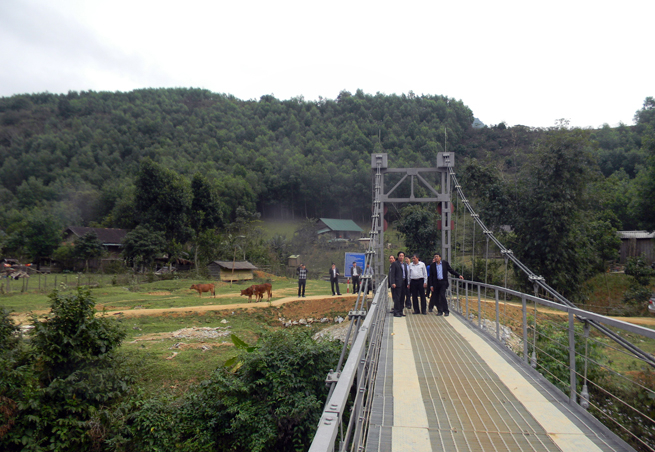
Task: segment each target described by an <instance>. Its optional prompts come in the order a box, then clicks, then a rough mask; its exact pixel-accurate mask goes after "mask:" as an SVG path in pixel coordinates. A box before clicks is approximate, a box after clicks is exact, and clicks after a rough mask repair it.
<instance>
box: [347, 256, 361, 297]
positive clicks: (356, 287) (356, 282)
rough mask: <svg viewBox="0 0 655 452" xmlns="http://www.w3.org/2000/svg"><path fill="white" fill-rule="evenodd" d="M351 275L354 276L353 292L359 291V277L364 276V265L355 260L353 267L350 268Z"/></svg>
mask: <svg viewBox="0 0 655 452" xmlns="http://www.w3.org/2000/svg"><path fill="white" fill-rule="evenodd" d="M350 276H352V278H353V293H357V292H359V278H360V276H362V267H360V266H359V265H357V261H355V262H353V268H352V269H351V270H350Z"/></svg>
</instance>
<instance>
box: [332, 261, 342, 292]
mask: <svg viewBox="0 0 655 452" xmlns="http://www.w3.org/2000/svg"><path fill="white" fill-rule="evenodd" d="M335 285H336V286H337V291H336V294H335V292H334V286H335ZM330 287H331V288H332V295H341V291H340V290H339V269H338V268H337V266H336V265H335V264H334V262H332V267H330Z"/></svg>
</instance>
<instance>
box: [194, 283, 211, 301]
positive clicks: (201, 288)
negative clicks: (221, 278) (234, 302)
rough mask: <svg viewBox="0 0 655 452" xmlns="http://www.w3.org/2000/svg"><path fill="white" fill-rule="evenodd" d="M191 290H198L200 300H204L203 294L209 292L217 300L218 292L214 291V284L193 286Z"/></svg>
mask: <svg viewBox="0 0 655 452" xmlns="http://www.w3.org/2000/svg"><path fill="white" fill-rule="evenodd" d="M189 289H195V290H197V291H198V296H199V297H200V298H202V293H203V292H209V293H211V294H212V295H213V296H214V298H216V291H215V290H214V285H213V284H193V285H192V286H191V287H189Z"/></svg>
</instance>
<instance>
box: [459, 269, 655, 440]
mask: <svg viewBox="0 0 655 452" xmlns="http://www.w3.org/2000/svg"><path fill="white" fill-rule="evenodd" d="M485 289H486V291H487V292H488V293H489V294H490V295H491V294H493V298H491V299H487V298H484V296H483V292H484V291H485ZM500 295H502V297H501V296H500ZM502 298H505V300H503V299H502ZM508 300H509V301H508ZM449 303H450V304H451V307H452V309H453V310H454V311H455V312H458V313H459V314H461V315H462V316H463V317H464V318H465V319H466V320H468V321H469V322H471V323H473V324H474V325H475V326H476V327H477V328H479V329H480V330H482V331H483V332H484V333H485V334H487V335H489V336H490V337H492V338H494V339H495V340H496V341H498V342H500V343H502V344H503V345H505V346H506V347H507V348H508V349H509V350H511V351H512V352H514V353H515V354H516V355H517V356H519V357H520V358H521V359H522V361H523V362H524V363H525V364H526V365H528V366H531V367H533V368H535V369H536V370H538V371H539V372H540V373H541V374H542V375H544V377H546V379H548V380H549V381H550V382H551V383H553V384H554V385H555V386H556V387H558V388H559V389H560V390H562V391H563V392H564V393H565V394H567V395H568V397H569V402H570V403H572V404H579V405H580V406H581V407H582V408H584V409H587V410H588V411H589V412H590V413H592V414H593V415H594V416H595V417H596V418H597V419H598V420H600V421H601V422H602V423H603V424H605V425H606V426H607V427H608V428H609V429H610V430H612V431H613V432H614V433H616V434H617V435H618V436H619V437H621V438H622V439H623V440H625V441H626V442H627V443H629V444H630V445H631V446H632V447H634V448H635V449H637V450H643V451H655V420H654V419H655V372H653V371H652V369H651V366H650V362H649V360H648V359H644V357H643V350H639V351H640V353H632V352H631V351H630V350H626V349H624V348H623V347H617V346H616V345H615V342H614V338H609V337H607V336H606V335H605V334H604V331H605V330H610V331H612V334H613V335H619V336H623V337H626V338H629V340H630V341H631V342H633V343H634V342H638V343H640V344H641V345H642V347H648V348H649V349H651V350H653V351H655V330H652V329H649V328H645V327H642V326H639V325H635V324H632V323H627V322H624V321H621V320H617V319H613V318H610V317H606V316H603V315H600V314H595V313H592V312H589V311H585V310H582V309H579V308H576V307H571V306H567V305H563V304H560V303H556V302H553V301H549V300H545V299H543V298H539V297H536V296H533V295H528V294H525V293H522V292H517V291H515V290H511V289H507V288H503V287H498V286H493V285H490V284H484V283H479V282H473V281H463V280H458V279H453V280H452V288H451V290H450V293H449ZM592 322H593V323H594V324H598V325H602V327H603V328H600V329H599V328H597V327H595V328H594V329H591V328H590V326H591V324H592ZM594 326H595V325H594ZM644 344H646V345H644ZM651 357H652V355H651Z"/></svg>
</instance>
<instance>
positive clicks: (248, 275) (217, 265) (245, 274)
mask: <svg viewBox="0 0 655 452" xmlns="http://www.w3.org/2000/svg"><path fill="white" fill-rule="evenodd" d="M207 270H208V271H209V276H210V277H211V278H212V279H218V280H220V281H226V282H228V281H250V280H252V279H255V274H254V273H253V271H254V270H257V267H255V266H254V265H252V264H251V263H250V262H248V261H236V262H233V261H213V262H211V263H210V264H209V265H207Z"/></svg>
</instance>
